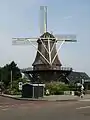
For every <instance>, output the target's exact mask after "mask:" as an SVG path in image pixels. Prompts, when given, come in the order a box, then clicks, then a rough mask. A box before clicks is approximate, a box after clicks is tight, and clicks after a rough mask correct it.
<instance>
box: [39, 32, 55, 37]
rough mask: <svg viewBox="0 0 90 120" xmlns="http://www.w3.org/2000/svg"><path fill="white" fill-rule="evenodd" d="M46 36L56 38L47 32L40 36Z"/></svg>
mask: <svg viewBox="0 0 90 120" xmlns="http://www.w3.org/2000/svg"><path fill="white" fill-rule="evenodd" d="M46 37H50V38H55V37H54V36H53V35H52V34H51V33H49V32H46V33H44V34H43V35H41V36H40V38H46Z"/></svg>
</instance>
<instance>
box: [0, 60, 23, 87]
mask: <svg viewBox="0 0 90 120" xmlns="http://www.w3.org/2000/svg"><path fill="white" fill-rule="evenodd" d="M11 71H12V80H13V81H15V80H17V79H19V78H21V73H20V69H19V68H18V67H17V64H16V63H15V62H14V61H12V62H11V63H10V64H6V65H5V66H4V67H2V68H0V80H1V81H3V82H4V85H5V88H7V87H8V86H9V85H10V82H11Z"/></svg>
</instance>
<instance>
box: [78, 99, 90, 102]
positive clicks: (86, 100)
mask: <svg viewBox="0 0 90 120" xmlns="http://www.w3.org/2000/svg"><path fill="white" fill-rule="evenodd" d="M79 101H85V102H88V101H90V99H84V100H79Z"/></svg>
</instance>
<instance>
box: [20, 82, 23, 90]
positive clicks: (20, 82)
mask: <svg viewBox="0 0 90 120" xmlns="http://www.w3.org/2000/svg"><path fill="white" fill-rule="evenodd" d="M22 85H23V83H22V82H19V90H22Z"/></svg>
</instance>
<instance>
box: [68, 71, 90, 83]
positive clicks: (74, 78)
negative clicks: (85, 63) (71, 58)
mask: <svg viewBox="0 0 90 120" xmlns="http://www.w3.org/2000/svg"><path fill="white" fill-rule="evenodd" d="M68 79H69V80H70V82H72V83H76V82H80V81H81V80H82V79H84V80H89V79H90V77H89V76H88V75H87V74H86V73H85V72H71V73H70V74H69V76H68Z"/></svg>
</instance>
